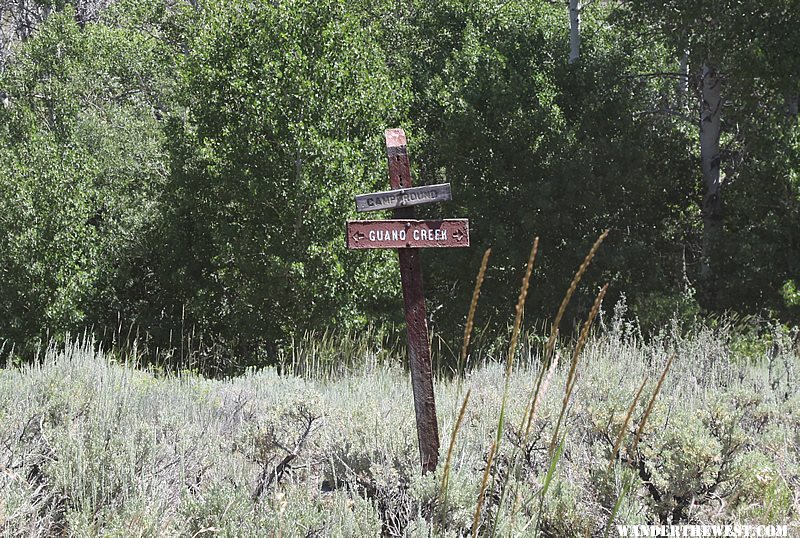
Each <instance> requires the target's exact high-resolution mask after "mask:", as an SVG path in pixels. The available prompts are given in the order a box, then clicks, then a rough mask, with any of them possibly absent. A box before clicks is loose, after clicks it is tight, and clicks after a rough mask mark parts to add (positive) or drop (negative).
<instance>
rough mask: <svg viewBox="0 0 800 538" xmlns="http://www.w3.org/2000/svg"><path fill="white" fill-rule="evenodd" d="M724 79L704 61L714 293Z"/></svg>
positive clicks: (706, 229)
mask: <svg viewBox="0 0 800 538" xmlns="http://www.w3.org/2000/svg"><path fill="white" fill-rule="evenodd" d="M721 90H722V81H721V80H720V78H719V74H718V73H717V71H716V69H715V68H714V67H713V66H710V65H708V63H704V64H703V71H702V87H701V92H702V93H701V102H700V161H701V162H702V166H703V183H704V186H705V197H704V198H703V262H702V265H701V269H700V276H701V277H702V278H703V279H704V280H705V281H706V285H707V286H709V288H710V290H709V291H710V292H711V294H712V296H713V295H715V294H714V288H715V287H716V286H715V285H714V283H713V282H712V279H713V277H714V274H713V273H714V267H715V265H716V263H715V261H716V255H715V252H716V251H717V249H718V247H719V244H720V243H721V241H722V182H721V179H720V170H719V165H720V151H719V138H720V132H721V125H720V116H721V105H722V96H721V93H722V92H721Z"/></svg>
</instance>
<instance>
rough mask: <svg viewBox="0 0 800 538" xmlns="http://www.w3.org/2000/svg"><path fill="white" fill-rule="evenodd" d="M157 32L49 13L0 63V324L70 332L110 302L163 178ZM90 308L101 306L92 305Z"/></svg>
mask: <svg viewBox="0 0 800 538" xmlns="http://www.w3.org/2000/svg"><path fill="white" fill-rule="evenodd" d="M162 54H163V50H162V47H161V46H160V44H159V43H158V42H157V41H156V40H154V39H152V38H149V37H147V36H146V35H144V34H141V33H138V32H132V31H129V30H126V29H122V28H120V29H114V28H111V27H107V26H104V25H96V24H89V25H87V26H86V27H85V28H84V29H83V30H81V29H79V27H78V25H77V23H75V21H74V18H73V16H72V13H71V11H70V10H66V11H64V12H63V13H58V14H55V15H53V16H52V17H50V18H49V19H48V20H47V23H46V24H45V25H44V26H43V27H42V28H41V30H40V31H39V32H38V33H37V34H36V36H35V38H33V39H31V40H30V41H28V42H26V43H25V46H23V47H21V48H20V50H19V51H18V52H17V54H16V55H15V57H14V58H13V61H12V62H11V63H10V64H9V65H8V66H7V67H6V69H5V71H4V72H2V73H1V74H0V86H1V87H2V88H3V90H4V91H5V92H6V93H7V94H8V95H9V105H8V106H7V107H4V108H2V109H0V136H2V137H3V139H4V144H3V148H2V150H0V170H1V172H0V193H2V195H1V196H0V215H2V216H0V231H1V232H0V267H2V274H3V277H2V278H3V293H2V295H1V296H0V302H2V304H3V308H2V309H0V335H2V337H5V338H11V339H13V340H15V341H17V342H18V343H20V344H24V343H25V342H26V340H27V339H30V338H33V337H36V336H38V335H40V334H41V333H40V331H41V330H42V329H45V330H49V331H53V333H54V334H56V335H63V332H64V331H65V330H69V329H71V328H76V327H80V326H81V325H83V324H87V323H90V322H92V321H94V320H96V319H97V317H100V316H102V315H103V312H104V311H106V310H109V309H111V308H113V306H114V302H115V300H116V297H115V294H114V290H113V283H114V281H115V280H116V279H117V278H118V277H119V275H118V274H117V272H116V269H117V267H118V265H119V260H120V259H121V258H124V257H125V256H127V250H128V249H129V248H130V247H131V245H134V244H136V242H137V241H138V240H140V236H141V234H142V233H143V231H144V230H146V229H147V227H148V226H149V224H150V223H151V222H152V220H153V219H154V218H155V217H156V211H155V208H156V207H157V205H158V195H159V192H160V190H161V188H162V186H163V184H164V183H165V180H166V170H165V164H164V162H165V161H164V158H165V153H164V151H163V148H162V143H163V135H162V131H161V129H160V127H159V125H158V122H157V120H156V119H155V117H154V116H153V108H152V107H153V105H154V102H155V101H156V100H157V99H158V98H159V96H160V95H161V94H162V93H163V92H164V91H167V89H168V86H164V85H163V80H162V77H163V75H164V72H165V71H166V69H167V68H166V65H165V63H166V61H165V59H164V58H163V57H162ZM93 310H95V311H93Z"/></svg>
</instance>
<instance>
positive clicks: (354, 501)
mask: <svg viewBox="0 0 800 538" xmlns="http://www.w3.org/2000/svg"><path fill="white" fill-rule="evenodd" d="M673 332H675V333H677V331H673ZM791 336H792V335H788V334H785V333H783V334H778V333H776V335H775V336H774V337H773V338H771V339H767V340H758V341H754V340H744V339H741V338H738V337H736V336H735V334H734V333H732V332H730V331H727V330H725V329H717V330H707V329H703V330H698V331H695V332H694V333H693V334H692V335H691V336H685V337H684V336H677V335H676V334H665V335H664V336H663V337H661V338H656V339H655V341H653V342H650V343H648V344H646V345H645V344H644V343H642V341H641V339H640V338H639V337H637V336H636V332H635V330H633V329H632V328H631V327H627V326H625V325H624V324H621V323H615V324H613V325H611V326H608V327H605V328H604V329H603V330H602V331H600V335H599V336H594V337H592V338H590V339H589V341H588V343H587V345H586V348H585V350H584V352H583V354H582V356H581V358H580V362H579V363H578V366H577V370H576V372H577V377H576V378H575V379H576V380H577V381H576V384H575V388H574V391H573V394H572V397H571V399H570V400H569V403H568V405H567V410H566V415H565V420H564V425H563V427H562V429H561V430H560V431H561V432H565V436H564V438H563V439H564V441H563V444H562V443H560V442H559V441H560V439H561V435H560V434H559V435H558V436H557V438H556V444H555V446H551V437H553V430H554V428H555V423H556V422H557V420H556V419H557V417H558V414H559V412H560V410H561V407H562V405H563V399H564V392H565V385H566V380H567V374H568V369H569V360H568V357H569V356H570V353H571V350H570V349H566V348H565V349H561V350H560V352H559V353H558V355H559V356H560V357H562V359H561V360H560V363H559V364H558V366H557V367H556V368H554V369H553V371H552V373H551V374H550V375H546V376H544V388H545V390H544V392H543V398H542V400H541V402H542V403H541V405H540V406H539V408H538V410H537V412H536V415H535V417H534V419H533V421H532V425H531V428H530V432H529V435H528V436H525V435H524V433H523V431H522V430H521V429H520V427H519V425H520V422H521V420H522V416H523V411H524V409H525V407H526V404H527V403H528V401H529V398H530V394H531V389H532V387H533V385H534V383H535V380H536V375H537V370H536V367H535V364H536V363H537V361H536V360H535V358H532V357H535V356H536V353H535V352H534V350H533V349H532V348H530V347H529V346H526V345H523V346H521V349H520V359H519V361H518V363H517V366H518V367H517V368H516V369H515V371H514V373H513V374H512V378H511V379H510V380H509V385H508V387H509V389H508V402H507V405H506V414H505V417H506V420H505V427H504V430H503V434H502V435H501V436H500V442H499V444H496V441H497V426H498V414H499V410H500V406H501V401H502V397H503V387H504V384H505V379H504V375H505V374H504V366H503V365H502V364H499V363H492V362H487V363H485V364H483V365H480V366H476V367H474V368H472V369H471V370H470V371H469V372H468V374H467V375H466V376H465V377H463V378H455V379H451V380H446V379H439V380H437V383H436V397H437V405H438V413H439V420H440V424H439V426H440V432H441V436H442V445H443V448H442V463H441V464H440V466H439V470H438V471H437V472H436V473H435V474H429V475H428V476H425V477H421V476H419V473H418V466H419V463H418V452H417V447H416V433H415V425H414V415H413V408H412V396H411V388H410V384H409V379H408V375H407V373H406V372H405V370H404V368H403V365H402V359H401V358H400V356H399V355H395V354H393V353H389V352H386V351H375V350H374V349H371V348H370V345H369V343H364V344H363V345H360V344H359V345H355V344H353V342H337V341H336V339H335V337H327V340H326V341H327V342H328V344H326V345H324V346H319V345H318V344H314V342H313V341H311V342H309V343H308V344H307V345H306V346H305V347H303V345H302V344H301V345H299V347H298V349H299V351H298V353H297V354H296V356H295V357H294V359H293V360H289V361H288V363H287V365H286V368H285V369H286V370H293V371H294V372H295V373H296V374H300V375H291V374H288V373H287V374H283V375H280V374H279V373H278V371H277V370H276V369H272V368H268V369H265V370H262V371H258V372H251V373H248V374H247V375H244V376H242V377H239V378H235V379H231V380H225V381H215V380H208V379H203V378H200V377H197V376H193V375H191V374H185V375H180V376H162V375H159V376H155V375H152V374H151V373H147V372H143V371H141V370H137V369H135V368H132V367H129V366H127V365H125V364H124V363H120V362H115V361H113V360H111V359H109V358H108V357H106V356H103V355H101V354H98V353H96V352H94V351H93V349H92V348H91V346H90V345H85V344H73V345H70V346H68V347H67V348H66V350H61V351H51V352H49V353H48V354H47V355H46V357H45V358H44V360H43V361H42V362H41V364H39V365H35V366H25V367H21V368H7V369H5V370H2V371H0V447H1V448H0V528H2V530H3V533H4V534H5V535H7V536H54V535H63V534H69V535H76V536H106V535H111V536H172V535H175V536H210V535H221V536H379V535H380V534H381V533H384V535H391V536H431V535H437V536H438V535H447V536H460V535H468V536H469V535H472V534H473V532H476V533H477V534H478V535H481V536H490V535H492V534H493V533H494V535H496V536H534V535H536V534H537V533H538V534H539V535H541V536H603V534H604V532H605V529H606V527H607V526H608V525H609V521H610V519H611V517H612V514H613V516H614V523H638V524H641V523H646V522H652V523H659V522H678V521H680V522H699V523H710V522H748V523H764V524H767V523H781V524H789V525H790V526H793V527H792V528H793V529H794V532H800V523H798V521H800V453H799V451H800V448H799V447H800V392H798V388H800V381H798V379H799V378H798V374H799V373H800V358H798V352H797V349H796V348H795V347H793V346H794V344H793V343H792V338H791ZM356 352H357V353H359V354H360V356H358V357H355V360H354V357H353V356H352V354H353V353H356ZM673 353H674V357H675V358H674V361H673V363H672V365H671V368H670V369H669V371H668V373H667V375H666V377H665V379H664V383H663V386H662V387H661V389H660V392H659V393H658V395H657V397H656V398H655V400H654V403H653V404H652V409H651V411H650V413H649V417H647V419H646V423H645V424H644V426H643V427H642V428H641V429H642V431H641V438H640V440H639V441H638V443H635V438H636V433H637V430H639V429H640V426H642V422H643V419H644V418H645V414H646V410H647V407H648V404H649V403H650V401H651V397H652V396H653V394H654V392H655V391H656V384H657V382H658V379H659V377H660V376H661V374H662V372H663V371H664V367H665V364H666V362H667V360H668V358H669V357H670V356H671V355H673ZM563 357H567V359H564V358H563ZM342 364H346V365H347V366H342ZM644 380H646V381H645V383H644V388H643V389H642V390H641V395H640V398H639V399H638V400H637V404H636V405H635V406H634V408H633V411H631V412H630V413H629V408H630V407H631V402H632V401H633V400H634V396H635V395H636V393H637V391H638V390H639V388H640V386H642V383H643V381H644ZM468 390H469V391H470V396H469V400H468V401H467V403H466V406H465V407H464V414H463V420H462V421H461V426H460V429H459V430H458V431H457V436H456V439H455V443H454V448H453V452H452V457H451V461H450V471H449V475H448V478H447V488H446V491H444V490H443V488H442V479H443V467H444V460H445V454H446V451H447V447H448V444H449V442H450V439H451V435H452V434H453V430H454V425H455V423H456V420H457V418H458V416H459V411H460V410H461V408H462V404H463V403H464V398H465V395H466V393H467V391H468ZM626 419H627V421H626ZM623 426H624V427H625V431H624V433H623V434H622V435H621V436H620V435H619V433H620V431H621V429H622V427H623ZM617 439H619V440H620V441H619V448H618V450H617V452H616V454H615V457H614V458H613V461H612V452H613V449H614V446H615V444H617ZM634 444H636V446H635V447H634V446H633V445H634ZM493 447H494V449H493ZM490 452H491V457H490ZM487 461H491V464H490V465H488V466H487ZM479 497H480V498H481V501H480V513H479V514H478V515H477V517H476V508H477V507H478V505H479ZM790 532H791V531H790ZM611 535H612V536H614V533H613V531H612V533H611Z"/></svg>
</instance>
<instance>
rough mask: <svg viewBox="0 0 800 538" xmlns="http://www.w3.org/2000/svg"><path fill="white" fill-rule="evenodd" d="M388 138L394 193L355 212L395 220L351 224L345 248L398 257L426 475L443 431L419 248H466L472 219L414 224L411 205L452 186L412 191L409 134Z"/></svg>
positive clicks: (390, 132)
mask: <svg viewBox="0 0 800 538" xmlns="http://www.w3.org/2000/svg"><path fill="white" fill-rule="evenodd" d="M385 137H386V153H387V156H388V159H389V181H390V183H391V187H392V190H391V191H386V192H376V193H371V194H362V195H358V196H356V209H357V210H358V211H376V210H381V209H393V219H392V220H357V221H348V222H347V247H348V248H351V249H365V248H396V249H397V252H398V255H399V257H400V280H401V282H402V284H403V303H404V306H405V317H406V325H407V327H408V364H409V368H410V370H411V384H412V387H413V390H414V410H415V412H416V417H417V438H418V440H419V453H420V459H421V462H422V472H423V473H427V472H428V471H432V470H433V469H435V468H436V464H437V463H438V461H439V427H438V424H437V421H436V401H435V398H434V394H433V375H432V369H431V357H430V350H429V349H428V323H427V319H426V316H425V296H424V294H423V288H422V265H421V263H420V257H419V249H420V248H428V247H468V246H469V221H467V219H447V220H414V207H413V206H415V205H419V204H426V203H431V202H441V201H445V200H450V199H451V192H450V184H448V183H444V184H440V185H428V186H422V187H413V186H412V183H411V171H410V168H409V162H408V150H407V147H406V135H405V133H404V132H403V130H402V129H387V130H386V132H385Z"/></svg>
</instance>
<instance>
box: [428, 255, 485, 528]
mask: <svg viewBox="0 0 800 538" xmlns="http://www.w3.org/2000/svg"><path fill="white" fill-rule="evenodd" d="M484 259H485V257H484ZM471 392H472V389H467V394H466V395H465V396H464V402H463V403H462V404H461V411H459V413H458V419H456V423H455V426H453V433H452V435H450V446H448V447H447V458H446V459H445V462H444V471H443V472H442V485H441V488H440V489H439V504H440V506H441V514H440V516H441V524H442V528H444V526H445V521H446V517H447V487H448V485H449V483H450V462H451V460H452V457H453V448H455V446H456V435H458V431H459V430H460V429H461V422H462V421H463V420H464V413H465V412H466V410H467V403H468V402H469V395H470V393H471Z"/></svg>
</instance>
